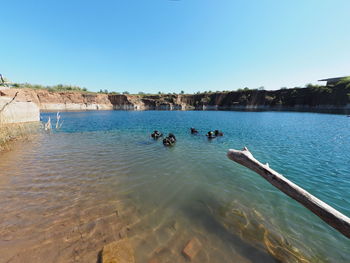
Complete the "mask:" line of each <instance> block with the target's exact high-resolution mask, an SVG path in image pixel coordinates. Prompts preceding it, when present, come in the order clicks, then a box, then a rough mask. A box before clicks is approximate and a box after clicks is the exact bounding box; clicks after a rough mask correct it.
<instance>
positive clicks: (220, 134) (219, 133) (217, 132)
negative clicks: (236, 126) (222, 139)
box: [214, 130, 224, 136]
mask: <svg viewBox="0 0 350 263" xmlns="http://www.w3.org/2000/svg"><path fill="white" fill-rule="evenodd" d="M214 134H215V136H224V133H223V132H222V131H219V130H215V131H214Z"/></svg>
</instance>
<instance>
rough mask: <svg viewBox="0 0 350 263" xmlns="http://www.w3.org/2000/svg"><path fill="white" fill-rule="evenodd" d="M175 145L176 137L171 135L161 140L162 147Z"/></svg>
mask: <svg viewBox="0 0 350 263" xmlns="http://www.w3.org/2000/svg"><path fill="white" fill-rule="evenodd" d="M175 143H176V137H175V135H174V134H172V133H169V134H168V136H167V137H166V138H164V140H163V144H164V146H173V145H174V144H175Z"/></svg>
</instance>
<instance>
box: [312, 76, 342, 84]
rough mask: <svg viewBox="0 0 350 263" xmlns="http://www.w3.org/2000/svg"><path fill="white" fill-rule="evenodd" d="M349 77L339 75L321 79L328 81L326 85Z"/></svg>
mask: <svg viewBox="0 0 350 263" xmlns="http://www.w3.org/2000/svg"><path fill="white" fill-rule="evenodd" d="M345 78H348V76H345V77H337V78H329V79H320V80H319V81H327V83H326V85H327V86H329V85H334V84H336V83H337V82H339V81H341V80H342V79H345Z"/></svg>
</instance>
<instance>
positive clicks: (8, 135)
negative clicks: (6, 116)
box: [0, 123, 42, 151]
mask: <svg viewBox="0 0 350 263" xmlns="http://www.w3.org/2000/svg"><path fill="white" fill-rule="evenodd" d="M41 128H42V125H41V123H11V124H0V151H3V150H7V149H9V148H10V144H11V142H13V141H15V140H26V139H30V137H31V136H32V135H34V134H37V133H38V132H39V131H40V129H41Z"/></svg>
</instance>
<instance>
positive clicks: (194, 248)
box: [182, 237, 202, 260]
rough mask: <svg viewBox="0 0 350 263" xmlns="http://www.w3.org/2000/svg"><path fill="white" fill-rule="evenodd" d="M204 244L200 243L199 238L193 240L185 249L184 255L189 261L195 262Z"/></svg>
mask: <svg viewBox="0 0 350 263" xmlns="http://www.w3.org/2000/svg"><path fill="white" fill-rule="evenodd" d="M201 247H202V244H201V242H199V240H198V239H197V238H195V237H194V238H192V239H191V240H190V241H188V243H187V245H186V246H185V248H184V249H183V250H182V254H184V255H185V256H186V257H187V258H188V259H189V260H193V259H194V257H195V256H196V255H197V254H198V252H199V251H200V250H201Z"/></svg>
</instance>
